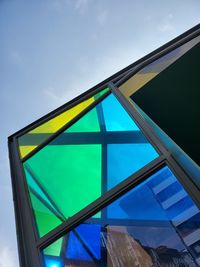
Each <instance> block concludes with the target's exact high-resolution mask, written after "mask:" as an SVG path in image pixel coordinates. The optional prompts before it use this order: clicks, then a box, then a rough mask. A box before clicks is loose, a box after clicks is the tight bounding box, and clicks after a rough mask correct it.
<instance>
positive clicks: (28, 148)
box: [19, 146, 37, 158]
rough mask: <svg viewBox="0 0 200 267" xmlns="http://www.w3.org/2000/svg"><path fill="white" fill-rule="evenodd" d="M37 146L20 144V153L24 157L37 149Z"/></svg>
mask: <svg viewBox="0 0 200 267" xmlns="http://www.w3.org/2000/svg"><path fill="white" fill-rule="evenodd" d="M36 147H37V146H20V147H19V150H20V155H21V157H22V158H23V157H24V156H26V155H27V154H29V153H30V152H31V151H32V150H33V149H35V148H36Z"/></svg>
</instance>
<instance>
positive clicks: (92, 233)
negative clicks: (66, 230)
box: [76, 224, 101, 259]
mask: <svg viewBox="0 0 200 267" xmlns="http://www.w3.org/2000/svg"><path fill="white" fill-rule="evenodd" d="M76 231H77V232H78V234H79V235H80V237H81V238H82V240H83V241H84V242H85V244H87V247H88V249H89V250H90V251H91V252H92V254H93V256H94V257H95V258H96V259H100V257H101V251H100V233H101V226H100V225H98V224H95V225H88V224H81V225H79V226H78V227H77V228H76Z"/></svg>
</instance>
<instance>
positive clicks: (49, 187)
mask: <svg viewBox="0 0 200 267" xmlns="http://www.w3.org/2000/svg"><path fill="white" fill-rule="evenodd" d="M108 106H109V107H110V110H113V109H115V110H117V115H116V114H115V113H112V112H110V114H109V113H108V110H107V108H108ZM105 110H106V111H105ZM156 157H158V153H157V152H156V150H155V149H154V148H153V147H152V145H151V144H150V143H149V142H148V140H147V139H146V138H145V137H144V135H143V134H142V132H141V131H140V130H139V128H138V127H137V125H136V124H135V123H134V121H133V120H132V119H131V118H130V116H129V115H128V113H127V112H126V111H125V110H124V108H123V107H122V106H121V104H120V103H119V101H118V100H117V99H116V98H115V96H114V95H112V94H110V95H109V96H108V97H106V98H105V99H104V100H103V101H102V102H101V103H99V104H98V105H97V106H95V107H94V108H93V109H91V110H90V111H89V112H88V113H87V114H86V115H85V116H83V117H82V118H80V119H79V120H78V121H77V122H76V123H75V124H73V125H72V126H71V127H69V128H68V129H67V130H65V131H64V132H63V133H62V134H60V135H59V136H58V137H56V138H55V139H54V140H53V141H52V142H51V143H49V144H48V145H47V146H45V147H44V148H42V149H41V150H40V151H39V152H37V153H36V154H35V155H33V156H32V157H31V158H30V159H28V160H27V161H26V162H25V163H24V169H25V174H26V178H27V183H28V186H29V190H32V187H33V186H34V185H33V182H32V180H34V181H35V182H36V183H37V186H38V187H40V189H37V188H35V187H34V189H35V190H34V191H33V190H32V191H33V192H32V191H31V192H32V193H33V194H36V197H37V198H38V197H39V199H40V200H42V203H43V204H44V205H46V206H47V207H48V210H49V209H50V210H51V215H52V212H53V214H54V216H56V218H57V219H56V220H55V219H54V220H53V222H50V219H49V220H48V221H46V224H47V225H46V226H45V227H46V228H45V229H46V232H47V231H48V230H51V229H53V228H55V227H56V226H57V225H58V224H60V223H61V222H62V221H64V220H66V219H67V218H68V217H71V216H73V215H74V214H75V213H77V212H79V211H80V210H82V209H83V208H84V207H86V206H87V205H89V204H90V203H91V202H93V201H94V200H96V199H97V198H99V197H100V196H102V195H103V194H104V193H105V192H106V191H108V190H109V189H111V188H112V187H113V186H115V185H117V184H118V183H120V182H121V181H123V180H124V179H126V178H127V177H129V176H130V175H132V174H133V173H135V172H136V171H138V170H139V169H140V168H142V167H143V166H145V165H146V164H148V163H149V162H150V161H152V160H154V159H155V158H156ZM30 173H31V175H32V180H31V179H30ZM41 191H42V192H43V194H41ZM38 195H39V196H38ZM44 195H45V197H44ZM47 198H48V201H47ZM49 202H50V203H49ZM52 206H53V207H52ZM32 207H33V210H34V211H35V212H36V213H37V214H38V212H37V209H38V206H37V205H35V202H34V201H32ZM39 212H41V210H39ZM44 212H45V214H46V213H47V211H44ZM39 214H40V213H39ZM100 215H101V214H97V215H96V218H99V217H100ZM41 216H43V215H41ZM44 216H46V215H44ZM58 219H59V220H58ZM41 221H42V219H41ZM36 222H37V224H40V223H41V222H40V220H39V219H38V218H37V216H36ZM40 228H41V229H42V230H41V231H40ZM38 229H39V235H40V236H42V235H44V234H45V231H44V229H43V226H41V227H40V225H38ZM74 242H75V241H74Z"/></svg>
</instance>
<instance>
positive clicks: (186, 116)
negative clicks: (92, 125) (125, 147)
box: [131, 37, 200, 169]
mask: <svg viewBox="0 0 200 267" xmlns="http://www.w3.org/2000/svg"><path fill="white" fill-rule="evenodd" d="M199 38H200V37H199ZM199 58H200V43H198V44H196V45H195V46H194V47H193V48H191V49H190V50H189V51H188V52H187V53H185V54H184V55H182V57H180V58H179V59H178V60H177V61H176V62H174V63H173V64H172V65H170V66H169V67H168V68H166V69H165V70H163V71H162V72H161V73H160V74H159V75H157V76H156V77H155V78H154V79H152V80H151V81H149V82H148V83H147V84H145V85H144V86H143V87H141V88H140V90H138V91H137V92H135V93H134V94H133V95H131V99H132V100H133V101H134V103H136V104H137V105H138V106H139V108H140V109H141V110H142V111H143V112H144V113H145V114H147V116H148V117H149V118H150V119H151V120H152V121H153V122H154V123H155V124H156V125H158V126H159V127H160V128H161V130H163V131H164V132H165V133H166V134H167V135H168V136H169V137H170V138H171V139H172V140H173V141H174V142H175V143H176V144H177V145H178V146H179V147H180V148H181V149H182V150H183V151H184V152H185V153H186V154H187V155H188V156H189V157H191V159H192V160H194V161H195V162H196V163H197V164H198V165H200V153H199V151H200V142H199V136H200V127H199V118H200V108H199V99H200V90H199V84H200V75H199V69H200V61H199V60H197V59H199ZM149 99H152V101H149ZM152 103H153V104H152ZM183 162H184V161H182V164H183ZM186 162H187V161H185V162H184V164H187V163H186ZM194 169H195V168H194Z"/></svg>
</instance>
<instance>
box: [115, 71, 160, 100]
mask: <svg viewBox="0 0 200 267" xmlns="http://www.w3.org/2000/svg"><path fill="white" fill-rule="evenodd" d="M156 75H157V73H152V72H150V73H138V74H135V75H134V76H133V77H132V78H131V79H129V80H128V82H127V83H124V84H122V85H121V86H120V87H119V89H120V91H122V92H123V94H124V95H125V96H126V97H129V96H130V95H132V94H133V93H135V92H136V91H137V90H138V89H140V88H141V87H142V86H143V85H145V84H146V83H148V82H149V81H150V80H151V79H153V78H154V77H155V76H156Z"/></svg>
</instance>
